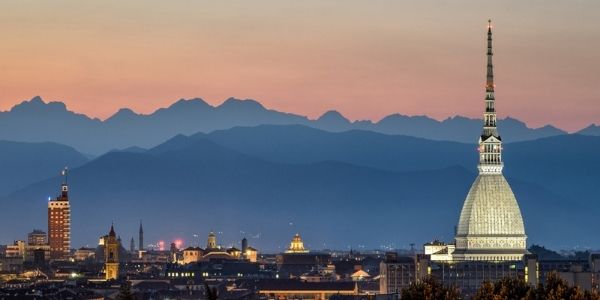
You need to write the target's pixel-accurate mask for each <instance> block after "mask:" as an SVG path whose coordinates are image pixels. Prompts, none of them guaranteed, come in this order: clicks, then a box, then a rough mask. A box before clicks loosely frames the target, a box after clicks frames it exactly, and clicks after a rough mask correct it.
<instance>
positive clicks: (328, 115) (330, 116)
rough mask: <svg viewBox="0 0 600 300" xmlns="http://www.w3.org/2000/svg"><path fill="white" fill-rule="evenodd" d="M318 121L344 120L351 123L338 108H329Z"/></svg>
mask: <svg viewBox="0 0 600 300" xmlns="http://www.w3.org/2000/svg"><path fill="white" fill-rule="evenodd" d="M317 121H343V122H344V123H349V122H350V121H349V120H348V119H346V117H344V115H342V114H341V113H340V112H338V111H337V110H328V111H326V112H325V113H324V114H323V115H321V116H320V117H319V118H318V119H317Z"/></svg>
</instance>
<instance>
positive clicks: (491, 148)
mask: <svg viewBox="0 0 600 300" xmlns="http://www.w3.org/2000/svg"><path fill="white" fill-rule="evenodd" d="M493 55H494V52H493V50H492V20H488V31H487V76H486V84H485V111H484V113H483V131H482V133H481V136H480V138H479V166H478V169H479V173H480V174H501V173H502V167H503V163H502V139H501V138H500V135H499V134H498V129H497V128H496V107H495V101H496V99H495V97H494V64H493V62H492V57H493Z"/></svg>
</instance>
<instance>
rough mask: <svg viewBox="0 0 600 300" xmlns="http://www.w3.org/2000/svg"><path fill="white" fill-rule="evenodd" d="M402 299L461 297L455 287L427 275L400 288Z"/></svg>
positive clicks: (419, 299)
mask: <svg viewBox="0 0 600 300" xmlns="http://www.w3.org/2000/svg"><path fill="white" fill-rule="evenodd" d="M400 295H401V297H400V298H401V299H403V300H457V299H461V297H460V292H459V291H458V289H456V287H453V286H451V287H446V286H444V285H443V284H441V283H439V282H437V281H436V280H435V279H434V278H433V277H431V276H429V277H426V278H425V279H423V280H420V281H418V282H416V283H412V284H411V285H410V286H409V287H407V288H404V289H402V291H401V294H400Z"/></svg>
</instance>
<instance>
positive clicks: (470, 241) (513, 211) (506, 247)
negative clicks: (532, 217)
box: [454, 174, 527, 260]
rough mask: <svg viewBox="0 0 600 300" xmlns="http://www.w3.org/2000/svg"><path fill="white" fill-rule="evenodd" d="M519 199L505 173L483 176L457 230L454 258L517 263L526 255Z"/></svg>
mask: <svg viewBox="0 0 600 300" xmlns="http://www.w3.org/2000/svg"><path fill="white" fill-rule="evenodd" d="M526 238H527V237H526V236H525V226H524V225H523V217H522V216H521V210H520V209H519V204H518V203H517V199H516V198H515V195H514V194H513V192H512V189H511V188H510V186H509V185H508V182H507V181H506V179H505V178H504V176H503V175H502V174H480V175H479V176H478V177H477V179H475V182H474V183H473V185H472V186H471V190H470V191H469V194H468V195H467V198H466V200H465V203H464V205H463V208H462V211H461V213H460V219H459V221H458V228H457V231H456V250H455V252H454V256H457V257H461V256H462V257H463V258H464V259H469V260H518V259H521V257H522V256H523V254H525V253H527V252H526V244H525V240H526Z"/></svg>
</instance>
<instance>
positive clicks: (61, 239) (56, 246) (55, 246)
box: [48, 169, 71, 259]
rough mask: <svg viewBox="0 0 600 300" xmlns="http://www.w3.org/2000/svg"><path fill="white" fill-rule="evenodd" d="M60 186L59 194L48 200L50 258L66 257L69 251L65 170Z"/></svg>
mask: <svg viewBox="0 0 600 300" xmlns="http://www.w3.org/2000/svg"><path fill="white" fill-rule="evenodd" d="M62 174H63V177H64V178H65V179H64V181H63V183H62V184H61V188H60V195H59V196H58V197H56V198H55V199H50V201H48V244H49V245H50V258H51V259H67V258H68V257H69V254H70V252H71V204H70V202H69V186H68V185H67V180H66V178H67V170H66V169H65V170H63V173H62Z"/></svg>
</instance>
